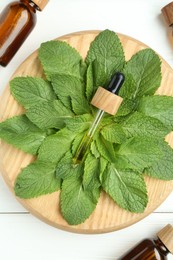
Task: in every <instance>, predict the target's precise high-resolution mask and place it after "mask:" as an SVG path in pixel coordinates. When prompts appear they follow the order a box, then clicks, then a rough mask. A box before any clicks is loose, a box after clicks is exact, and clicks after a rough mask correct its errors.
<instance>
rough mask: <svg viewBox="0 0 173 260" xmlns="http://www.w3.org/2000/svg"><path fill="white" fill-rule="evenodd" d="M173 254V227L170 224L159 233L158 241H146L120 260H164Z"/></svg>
mask: <svg viewBox="0 0 173 260" xmlns="http://www.w3.org/2000/svg"><path fill="white" fill-rule="evenodd" d="M169 253H172V254H173V227H172V226H171V225H170V224H168V225H167V226H166V227H164V228H163V229H161V230H160V231H159V232H158V233H157V238H156V239H153V240H151V239H144V240H143V241H141V242H140V243H139V244H137V245H136V246H135V247H134V248H133V249H131V250H130V251H129V252H127V253H126V254H125V255H124V256H122V257H121V258H118V259H119V260H163V259H167V255H168V254H169Z"/></svg>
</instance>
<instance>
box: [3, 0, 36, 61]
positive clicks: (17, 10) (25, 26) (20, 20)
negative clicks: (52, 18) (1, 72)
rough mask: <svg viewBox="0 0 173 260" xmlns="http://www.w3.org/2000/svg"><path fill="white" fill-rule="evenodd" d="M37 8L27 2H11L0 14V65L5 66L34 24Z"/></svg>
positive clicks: (27, 0) (21, 0)
mask: <svg viewBox="0 0 173 260" xmlns="http://www.w3.org/2000/svg"><path fill="white" fill-rule="evenodd" d="M36 9H37V6H36V5H35V4H34V3H33V2H31V1H29V0H20V2H12V3H11V4H9V5H7V7H6V8H5V9H4V10H3V11H2V13H1V14H0V65H1V66H6V65H7V64H8V63H9V62H10V60H11V59H12V58H13V56H14V55H15V53H16V52H17V50H18V49H19V48H20V46H21V45H22V43H23V42H24V41H25V39H26V38H27V36H28V35H29V34H30V32H31V31H32V29H33V28H34V26H35V24H36Z"/></svg>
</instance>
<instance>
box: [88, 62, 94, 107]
mask: <svg viewBox="0 0 173 260" xmlns="http://www.w3.org/2000/svg"><path fill="white" fill-rule="evenodd" d="M95 88H96V86H94V77H93V65H92V63H90V64H89V66H88V68H87V73H86V97H87V99H88V101H89V102H90V101H91V99H92V97H93V94H94V93H95V90H96V89H95Z"/></svg>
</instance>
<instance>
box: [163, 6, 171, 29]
mask: <svg viewBox="0 0 173 260" xmlns="http://www.w3.org/2000/svg"><path fill="white" fill-rule="evenodd" d="M161 11H162V14H163V16H164V18H165V21H166V22H167V24H168V25H169V26H171V25H173V2H171V3H169V4H167V5H166V6H164V7H163V8H162V9H161Z"/></svg>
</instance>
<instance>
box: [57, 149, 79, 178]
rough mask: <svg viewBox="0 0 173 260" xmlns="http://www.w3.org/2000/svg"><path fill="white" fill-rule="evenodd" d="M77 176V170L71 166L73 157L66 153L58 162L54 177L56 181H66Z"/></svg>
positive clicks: (74, 166)
mask: <svg viewBox="0 0 173 260" xmlns="http://www.w3.org/2000/svg"><path fill="white" fill-rule="evenodd" d="M75 175H78V168H77V167H76V165H74V164H73V155H72V153H71V152H70V151H68V152H67V153H66V154H65V155H64V156H63V157H62V158H61V160H60V161H59V162H58V165H57V167H56V177H57V178H58V179H67V178H70V177H74V176H75Z"/></svg>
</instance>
